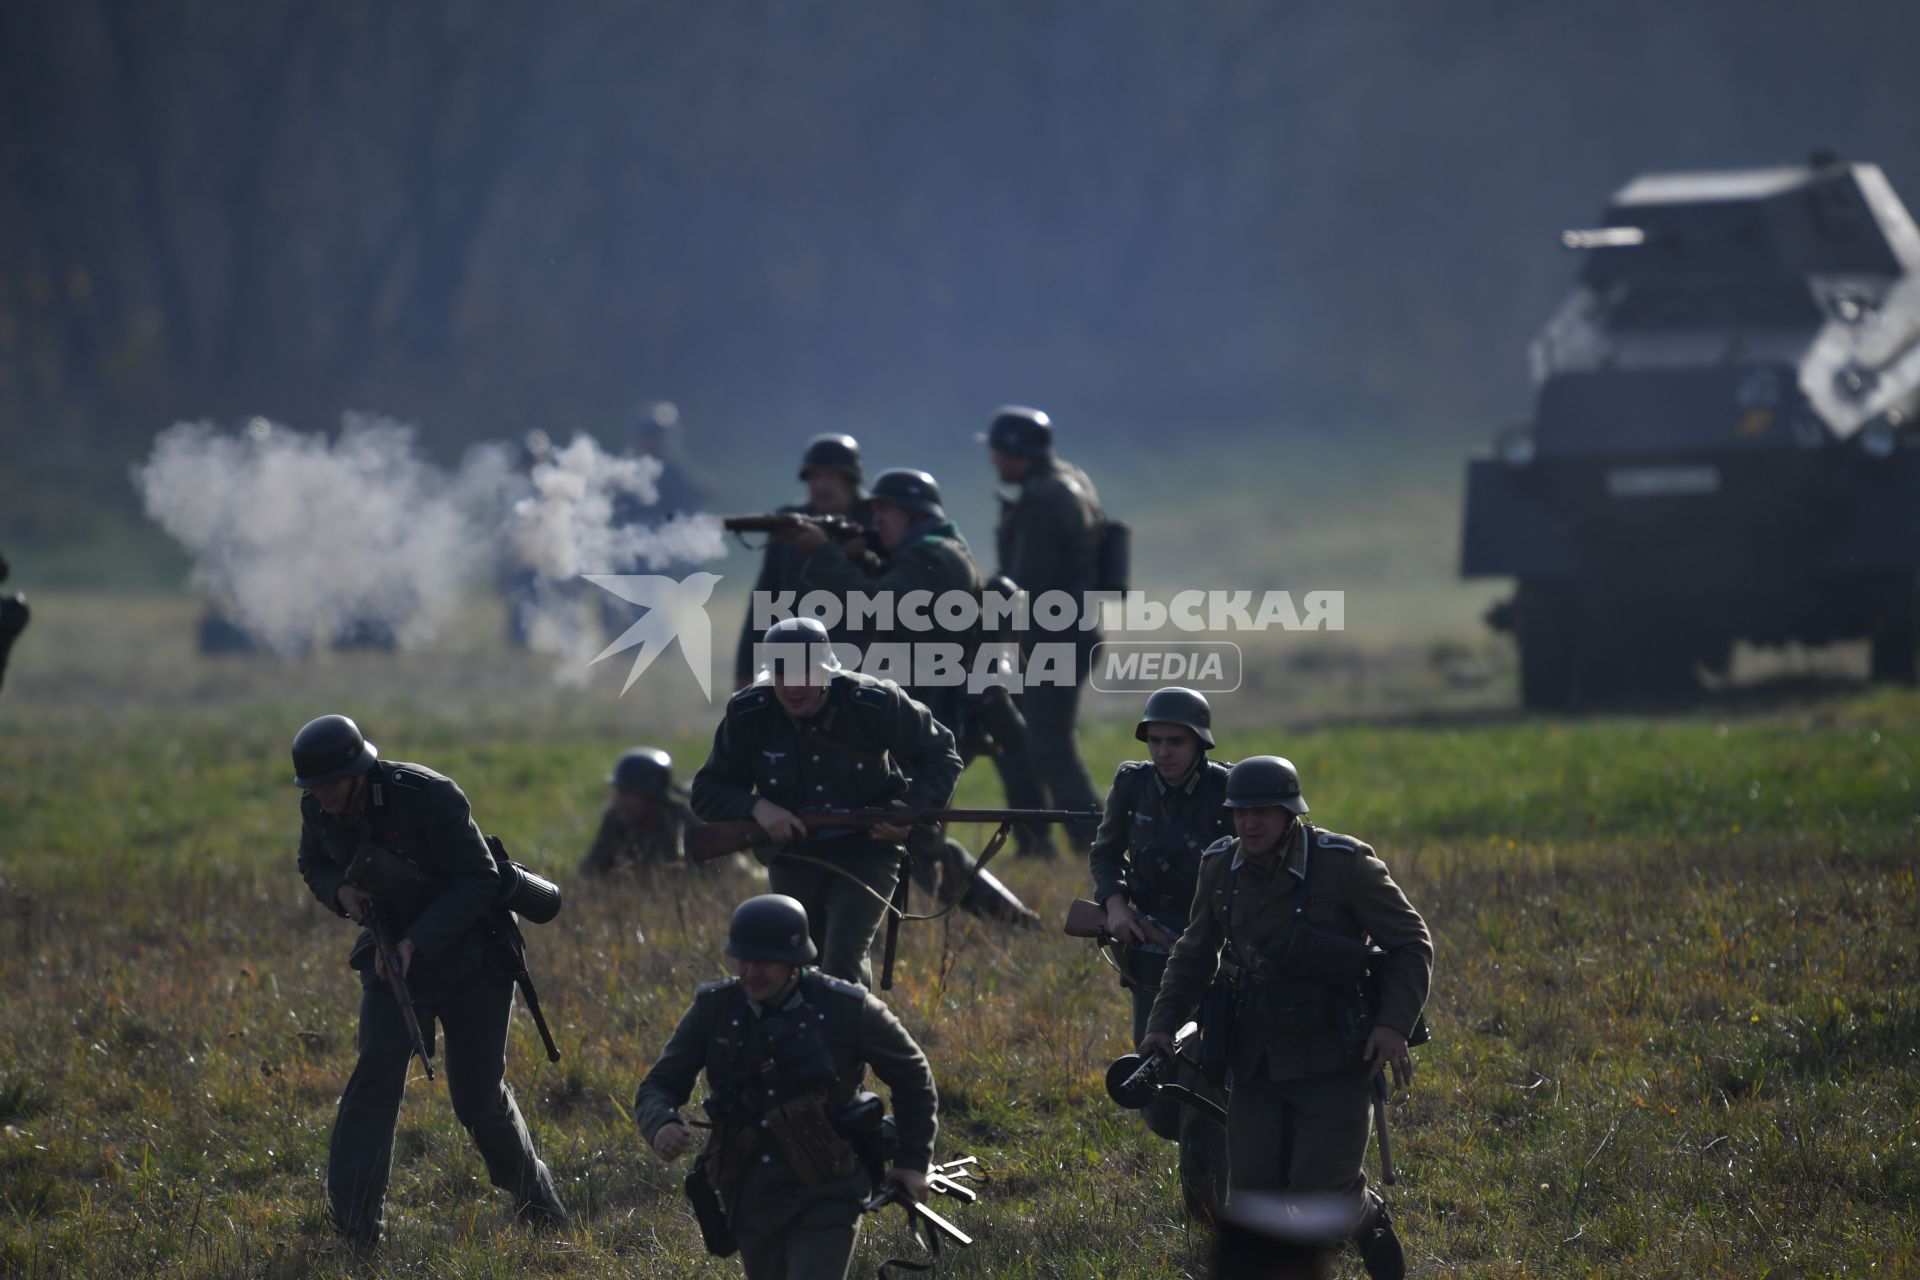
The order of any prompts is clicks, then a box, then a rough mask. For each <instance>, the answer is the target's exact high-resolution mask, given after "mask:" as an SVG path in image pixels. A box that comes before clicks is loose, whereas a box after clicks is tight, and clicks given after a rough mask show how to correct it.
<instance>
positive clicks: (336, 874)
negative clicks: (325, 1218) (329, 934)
mask: <svg viewBox="0 0 1920 1280" xmlns="http://www.w3.org/2000/svg"><path fill="white" fill-rule="evenodd" d="M293 771H294V783H295V785H297V786H299V787H301V788H303V789H304V790H305V792H306V794H305V795H303V796H302V797H301V799H300V818H301V827H300V874H301V876H302V877H304V878H305V879H306V882H307V887H308V888H309V889H311V890H312V891H313V896H314V897H315V898H318V899H319V900H320V903H321V905H322V906H324V907H326V908H327V909H328V910H330V911H333V912H335V913H337V914H339V915H341V916H346V917H349V918H351V919H354V920H364V919H365V918H366V917H367V915H368V913H369V911H372V910H378V911H380V912H382V914H383V920H384V922H385V924H386V925H387V927H388V929H389V930H391V932H392V934H393V935H394V936H395V937H396V939H397V942H396V945H395V948H394V950H395V952H396V953H397V955H398V958H399V963H400V967H401V971H402V974H403V976H404V977H405V978H406V980H407V985H408V987H409V988H410V989H411V992H412V995H413V999H414V1005H415V1011H416V1013H417V1014H418V1016H419V1019H420V1023H421V1028H422V1030H423V1031H424V1032H425V1033H426V1035H427V1037H428V1039H429V1042H431V1039H432V1036H433V1030H432V1028H433V1026H434V1024H435V1023H436V1022H437V1023H438V1024H439V1026H440V1029H441V1031H442V1033H443V1034H444V1037H445V1040H446V1053H445V1059H446V1074H447V1092H448V1093H449V1094H450V1095H451V1096H452V1098H453V1113H454V1115H455V1116H457V1117H458V1118H459V1120H460V1123H461V1125H462V1126H463V1127H465V1129H466V1131H467V1133H468V1134H469V1135H471V1136H472V1138H473V1143H474V1145H475V1146H476V1147H478V1148H479V1149H480V1155H481V1158H482V1159H483V1160H485V1161H486V1165H487V1176H488V1177H489V1178H490V1179H492V1181H493V1185H494V1186H496V1187H499V1188H501V1189H502V1190H504V1191H506V1192H508V1193H509V1194H511V1195H512V1196H513V1200H514V1213H515V1217H516V1218H517V1219H519V1220H521V1221H525V1222H533V1223H547V1224H555V1225H557V1224H561V1223H564V1222H565V1221H566V1220H567V1211H566V1209H565V1208H564V1207H563V1206H562V1205H561V1203H560V1197H559V1196H558V1194H556V1193H555V1191H554V1187H553V1179H552V1177H551V1176H550V1175H549V1174H548V1172H547V1167H546V1166H545V1165H544V1164H542V1163H540V1159H539V1157H537V1156H536V1155H535V1154H534V1150H533V1139H532V1138H531V1137H529V1136H528V1133H527V1126H526V1122H525V1121H524V1120H522V1119H521V1117H520V1109H519V1107H518V1106H516V1105H515V1104H514V1099H513V1090H512V1089H510V1088H509V1087H508V1086H507V1084H506V1082H505V1079H504V1075H505V1072H506V1063H507V1016H508V1014H509V1013H511V1012H512V1009H513V976H514V974H515V973H516V972H517V971H518V970H519V969H520V963H519V960H518V957H517V955H515V954H514V953H513V951H512V947H513V945H514V944H513V942H512V941H511V940H510V938H509V933H510V931H512V929H513V925H512V922H511V920H510V918H508V917H507V915H506V912H505V910H504V909H503V908H502V907H500V906H499V905H498V899H499V894H500V887H501V878H500V872H499V869H498V868H497V867H496V865H495V863H494V858H493V853H492V851H491V850H490V849H489V848H488V847H487V843H486V841H485V839H483V838H482V836H481V834H480V829H479V828H478V827H477V826H475V825H474V822H473V818H472V815H471V813H470V811H469V809H468V806H467V797H466V796H465V795H464V794H463V793H462V792H461V790H460V788H459V787H458V786H457V785H455V784H454V782H453V780H452V779H451V778H447V777H444V776H442V775H441V774H438V773H435V772H434V771H433V770H431V769H428V768H426V767H424V766H422V765H417V764H402V763H399V762H397V761H388V760H381V759H379V758H378V752H377V751H376V750H375V748H374V745H373V744H372V743H370V742H368V741H366V739H365V738H363V737H362V736H361V733H360V729H359V727H358V726H357V725H355V724H354V722H353V721H351V720H349V719H348V718H347V717H345V716H338V715H330V716H321V717H320V718H319V719H317V720H313V721H310V722H309V723H308V724H307V725H306V727H304V728H303V729H301V730H300V732H299V733H298V734H297V735H295V737H294V740H293ZM368 843H371V844H374V845H377V846H379V847H380V848H382V849H384V850H386V851H387V852H388V853H391V854H396V855H398V856H399V857H401V858H404V859H406V860H407V861H409V862H411V863H412V864H414V866H415V867H416V868H418V869H419V870H420V871H422V872H424V873H425V874H426V875H427V876H429V877H431V878H432V879H433V880H434V881H436V882H437V888H436V891H435V892H434V893H433V894H432V895H431V896H430V897H429V898H428V899H427V900H426V902H425V903H424V904H423V905H421V906H420V907H419V908H418V909H417V910H415V911H413V912H411V913H408V914H400V913H398V912H396V911H395V909H394V908H393V906H392V905H391V904H384V903H382V904H378V905H377V906H376V904H374V903H373V902H372V900H371V899H369V898H368V897H367V896H366V895H365V894H364V893H362V892H361V891H360V890H359V889H357V888H355V887H354V886H352V885H350V884H348V883H347V868H348V866H349V865H351V864H352V862H353V859H354V856H355V854H356V853H358V852H359V850H360V848H361V847H362V846H363V845H366V844H368ZM347 963H348V964H349V965H351V966H352V967H353V968H354V969H356V970H358V971H359V973H360V986H361V993H360V1035H359V1050H360V1057H359V1061H358V1062H356V1063H355V1064H354V1068H353V1075H352V1077H351V1078H349V1079H348V1081H347V1087H346V1089H345V1090H344V1091H343V1092H342V1093H341V1095H340V1106H339V1111H338V1114H337V1115H336V1117H335V1119H334V1125H333V1141H332V1146H331V1148H330V1151H329V1154H328V1157H327V1197H328V1200H329V1201H330V1203H331V1206H332V1211H333V1220H334V1223H335V1224H336V1225H337V1226H338V1227H339V1229H340V1231H341V1232H342V1234H344V1235H345V1236H346V1237H347V1239H348V1240H350V1241H351V1242H353V1243H354V1244H356V1245H361V1246H371V1245H373V1244H376V1243H378V1241H379V1239H380V1235H381V1232H382V1231H383V1230H384V1227H385V1204H386V1194H387V1177H388V1172H389V1170H390V1168H391V1166H392V1164H393V1131H394V1125H395V1123H396V1122H397V1121H398V1119H399V1115H400V1098H401V1095H402V1093H403V1092H405V1089H406V1082H407V1066H408V1062H409V1060H410V1055H411V1054H412V1051H413V1045H412V1040H411V1038H410V1037H409V1036H408V1033H407V1029H406V1025H405V1023H404V1022H403V1020H402V1015H401V1011H400V1007H399V1005H398V1004H397V1003H396V1002H395V1000H394V997H393V992H392V990H391V988H390V987H389V986H388V984H387V982H386V979H385V971H384V968H382V967H380V966H379V965H378V964H377V963H376V950H375V947H374V943H373V937H372V933H371V931H370V930H366V929H363V930H361V932H360V936H359V938H358V939H357V940H356V941H355V943H354V946H353V951H352V953H351V955H350V956H349V958H348V961H347Z"/></svg>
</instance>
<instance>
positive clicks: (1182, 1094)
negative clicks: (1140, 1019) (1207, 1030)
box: [1106, 1022, 1227, 1124]
mask: <svg viewBox="0 0 1920 1280" xmlns="http://www.w3.org/2000/svg"><path fill="white" fill-rule="evenodd" d="M1199 1036H1200V1024H1199V1023H1197V1022H1189V1023H1188V1024H1187V1025H1186V1026H1184V1027H1182V1028H1180V1030H1179V1031H1177V1032H1175V1033H1174V1037H1173V1052H1172V1053H1168V1052H1167V1051H1166V1050H1164V1049H1155V1050H1153V1052H1151V1053H1145V1054H1141V1053H1123V1054H1121V1055H1120V1056H1119V1057H1117V1058H1115V1059H1114V1060H1113V1065H1112V1066H1110V1067H1108V1068H1107V1081H1106V1083H1107V1096H1108V1097H1109V1098H1112V1099H1113V1100H1114V1101H1115V1102H1117V1103H1119V1104H1120V1105H1121V1106H1123V1107H1125V1108H1126V1109H1127V1110H1129V1111H1138V1110H1140V1108H1142V1107H1144V1106H1146V1105H1147V1104H1148V1103H1149V1102H1152V1101H1153V1100H1154V1099H1155V1098H1156V1097H1159V1096H1161V1095H1162V1094H1164V1095H1165V1096H1167V1097H1169V1098H1174V1099H1177V1100H1179V1101H1180V1102H1183V1103H1185V1104H1186V1105H1187V1106H1189V1107H1192V1108H1193V1109H1194V1110H1195V1111H1198V1112H1200V1113H1201V1114H1202V1115H1207V1116H1211V1117H1212V1118H1213V1119H1214V1120H1216V1121H1218V1122H1219V1123H1221V1124H1225V1123H1226V1122H1227V1109H1226V1108H1225V1107H1223V1106H1221V1105H1220V1104H1219V1103H1217V1102H1215V1101H1214V1100H1213V1099H1212V1098H1209V1097H1207V1096H1206V1095H1205V1094H1204V1093H1196V1092H1195V1091H1194V1090H1192V1089H1189V1088H1187V1087H1186V1086H1185V1085H1183V1084H1179V1083H1176V1082H1175V1081H1174V1080H1172V1079H1171V1078H1169V1077H1171V1076H1172V1075H1173V1074H1174V1073H1173V1072H1172V1071H1170V1070H1169V1069H1168V1068H1170V1067H1172V1066H1173V1065H1174V1064H1175V1063H1184V1064H1185V1065H1187V1066H1189V1067H1192V1068H1193V1069H1194V1070H1195V1071H1200V1070H1202V1069H1203V1068H1202V1065H1201V1064H1200V1063H1198V1062H1196V1061H1194V1060H1193V1058H1192V1057H1190V1056H1189V1055H1188V1053H1187V1050H1188V1049H1189V1048H1191V1047H1192V1045H1193V1042H1194V1041H1195V1040H1197V1039H1198V1038H1199Z"/></svg>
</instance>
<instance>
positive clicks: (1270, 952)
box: [1141, 756, 1433, 1280]
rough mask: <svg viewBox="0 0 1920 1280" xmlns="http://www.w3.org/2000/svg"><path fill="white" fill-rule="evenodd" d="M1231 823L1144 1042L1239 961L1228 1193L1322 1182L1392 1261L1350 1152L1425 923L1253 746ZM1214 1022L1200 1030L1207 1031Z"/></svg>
mask: <svg viewBox="0 0 1920 1280" xmlns="http://www.w3.org/2000/svg"><path fill="white" fill-rule="evenodd" d="M1226 805H1227V808H1228V809H1230V810H1232V812H1233V825H1234V832H1235V836H1234V838H1233V839H1230V840H1222V841H1220V842H1219V843H1218V844H1215V845H1213V846H1212V847H1211V848H1209V849H1208V850H1207V853H1206V858H1205V860H1204V861H1203V862H1202V864H1201V867H1200V877H1199V884H1198V886H1197V888H1196V891H1195V894H1194V900H1193V905H1194V919H1193V921H1192V922H1191V923H1190V924H1189V925H1188V926H1187V930H1186V932H1184V933H1182V934H1181V935H1180V940H1179V942H1178V943H1176V944H1175V946H1174V948H1173V955H1172V958H1171V959H1169V960H1168V961H1167V968H1166V973H1165V975H1164V976H1163V977H1162V979H1161V984H1160V995H1159V997H1158V998H1157V999H1156V1000H1155V1001H1154V1005H1153V1012H1152V1014H1151V1015H1150V1016H1149V1018H1148V1021H1147V1034H1146V1036H1145V1037H1144V1038H1143V1039H1142V1041H1141V1050H1142V1052H1154V1051H1159V1052H1171V1051H1172V1048H1173V1032H1174V1029H1175V1028H1177V1027H1179V1026H1180V1025H1181V1024H1182V1023H1184V1022H1185V1021H1186V1020H1187V1019H1188V1017H1190V1016H1191V1014H1192V1012H1193V1010H1194V1006H1195V1004H1196V1003H1197V1002H1198V1001H1199V998H1200V996H1201V993H1202V992H1203V991H1205V990H1206V988H1207V986H1208V985H1209V984H1210V983H1211V982H1212V981H1213V980H1214V976H1215V974H1216V972H1218V971H1219V970H1220V969H1221V967H1222V963H1223V961H1227V962H1231V963H1232V964H1233V965H1234V966H1235V967H1236V969H1237V973H1238V976H1237V978H1236V984H1237V985H1236V988H1235V990H1234V993H1233V996H1234V998H1233V1001H1232V1006H1231V1007H1232V1025H1231V1029H1230V1035H1229V1040H1228V1043H1229V1045H1230V1046H1231V1048H1230V1056H1229V1058H1228V1069H1229V1070H1230V1072H1231V1081H1232V1094H1231V1099H1230V1101H1229V1103H1228V1116H1227V1134H1228V1158H1229V1163H1230V1177H1231V1182H1232V1191H1233V1194H1234V1195H1235V1196H1237V1195H1238V1194H1239V1193H1240V1192H1242V1191H1285V1192H1288V1193H1291V1194H1294V1195H1299V1194H1303V1193H1312V1192H1333V1193H1338V1194H1340V1195H1343V1196H1347V1197H1351V1199H1352V1200H1353V1201H1355V1202H1356V1211H1357V1212H1358V1215H1359V1222H1358V1227H1357V1229H1356V1230H1355V1232H1354V1236H1353V1241H1354V1245H1355V1247H1356V1248H1358V1250H1359V1251H1360V1256H1361V1258H1362V1260H1363V1261H1364V1262H1365V1263H1366V1267H1367V1273H1368V1274H1369V1275H1370V1276H1372V1277H1374V1278H1375V1280H1382V1278H1383V1277H1399V1276H1401V1275H1404V1274H1405V1270H1406V1262H1405V1258H1404V1255H1403V1254H1402V1252H1401V1248H1400V1241H1399V1239H1398V1237H1397V1236H1396V1235H1395V1234H1394V1230H1393V1221H1392V1219H1391V1217H1390V1216H1389V1215H1388V1213H1387V1206H1386V1204H1385V1203H1384V1202H1383V1201H1382V1200H1381V1199H1380V1197H1379V1196H1378V1195H1376V1194H1375V1193H1374V1192H1372V1191H1370V1190H1369V1189H1368V1188H1367V1180H1366V1175H1365V1174H1364V1173H1362V1172H1361V1168H1360V1165H1361V1159H1362V1157H1363V1156H1365V1154H1366V1150H1367V1128H1368V1116H1369V1112H1370V1110H1371V1109H1372V1103H1373V1082H1374V1079H1375V1077H1376V1076H1377V1074H1378V1073H1379V1072H1381V1071H1383V1070H1384V1069H1386V1068H1387V1067H1389V1066H1390V1067H1391V1068H1392V1070H1393V1073H1394V1075H1395V1077H1396V1078H1397V1079H1398V1080H1399V1081H1400V1082H1401V1083H1403V1084H1404V1083H1407V1082H1409V1081H1411V1079H1412V1077H1413V1063H1412V1059H1411V1058H1410V1057H1409V1055H1408V1052H1407V1046H1408V1042H1409V1039H1410V1038H1411V1039H1415V1040H1417V1039H1418V1038H1419V1036H1418V1034H1417V1033H1416V1028H1419V1027H1420V1026H1421V1023H1420V1010H1421V1007H1422V1006H1423V1005H1424V1004H1425V1003H1426V998H1427V989H1428V984H1429V982H1430V980H1431V976H1432V969H1433V942H1432V939H1431V938H1430V937H1429V935H1428V933H1427V926H1426V922H1425V921H1424V920H1422V919H1421V918H1420V913H1419V912H1417V911H1415V910H1414V909H1413V907H1412V905H1411V904H1410V903H1408V901H1407V897H1406V894H1404V893H1403V892H1401V890H1400V886H1399V885H1397V884H1395V883H1394V881H1393V877H1392V876H1391V875H1389V874H1388V872H1387V866H1386V864H1385V863H1384V862H1382V861H1381V860H1380V859H1379V858H1378V857H1376V856H1375V854H1374V852H1373V850H1372V848H1370V847H1369V846H1368V845H1366V844H1363V843H1362V842H1361V841H1359V840H1355V839H1353V838H1352V837H1351V836H1343V835H1335V834H1334V833H1332V832H1330V831H1322V830H1319V829H1317V828H1316V827H1314V826H1313V825H1312V824H1311V823H1309V822H1307V821H1306V818H1305V815H1306V813H1307V803H1306V800H1305V799H1304V798H1303V797H1302V795H1301V792H1300V777H1299V774H1298V773H1296V772H1295V770H1294V767H1293V765H1292V764H1291V763H1289V762H1288V761H1286V760H1283V759H1281V758H1280V757H1278V756H1255V757H1253V758H1252V759H1248V760H1242V761H1241V762H1240V763H1239V764H1236V765H1235V766H1233V769H1232V771H1231V772H1230V773H1229V774H1228V777H1227V798H1226ZM1216 1033H1217V1029H1216V1027H1215V1026H1214V1025H1208V1026H1207V1027H1206V1028H1205V1034H1206V1037H1207V1039H1208V1041H1209V1042H1211V1041H1212V1040H1213V1037H1214V1036H1215V1034H1216Z"/></svg>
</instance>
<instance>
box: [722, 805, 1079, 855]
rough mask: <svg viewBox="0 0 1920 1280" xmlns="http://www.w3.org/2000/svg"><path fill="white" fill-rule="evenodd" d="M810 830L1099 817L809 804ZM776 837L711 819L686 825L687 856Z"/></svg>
mask: <svg viewBox="0 0 1920 1280" xmlns="http://www.w3.org/2000/svg"><path fill="white" fill-rule="evenodd" d="M794 817H796V818H798V819H800V821H801V823H802V825H804V826H805V827H806V828H807V831H808V833H809V834H810V835H818V834H819V833H821V832H822V831H835V830H839V829H841V828H846V829H848V830H852V829H855V828H870V827H886V826H907V827H910V826H918V825H920V824H922V823H927V822H991V823H994V824H996V825H1000V824H1006V823H1013V822H1019V823H1027V824H1031V825H1038V824H1042V823H1056V822H1098V821H1099V820H1100V812H1099V810H1097V809H1088V810H1085V811H1082V810H1079V809H807V810H803V811H801V812H799V813H796V814H795V815H794ZM772 843H773V842H772V840H770V839H769V838H768V837H767V833H766V832H765V831H764V830H763V829H762V828H761V826H760V824H759V823H757V822H754V821H752V820H750V819H749V820H744V821H739V822H708V823H703V824H702V825H700V826H697V827H691V828H689V829H688V830H687V860H688V861H689V862H711V861H713V860H714V859H715V858H724V857H726V856H727V855H728V854H730V853H738V852H740V851H741V850H744V849H763V848H767V847H768V846H770V845H772Z"/></svg>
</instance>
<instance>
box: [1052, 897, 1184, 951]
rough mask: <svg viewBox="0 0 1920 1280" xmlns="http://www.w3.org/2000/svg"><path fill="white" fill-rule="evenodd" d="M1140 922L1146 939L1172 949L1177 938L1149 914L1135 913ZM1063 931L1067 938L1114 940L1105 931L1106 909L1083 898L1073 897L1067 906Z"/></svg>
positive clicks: (1141, 930) (1104, 941) (1103, 941)
mask: <svg viewBox="0 0 1920 1280" xmlns="http://www.w3.org/2000/svg"><path fill="white" fill-rule="evenodd" d="M1135 914H1136V915H1137V916H1138V918H1139V922H1140V932H1142V933H1144V934H1146V935H1147V941H1149V942H1151V943H1153V944H1155V945H1156V946H1162V947H1165V948H1166V949H1167V950H1168V951H1171V950H1173V944H1174V943H1175V942H1177V941H1179V939H1177V938H1175V937H1174V936H1173V935H1172V934H1170V933H1168V932H1167V931H1166V930H1165V929H1162V928H1161V927H1160V926H1159V925H1158V924H1157V923H1155V922H1154V920H1153V918H1152V917H1151V916H1148V915H1145V914H1143V913H1138V912H1136V913H1135ZM1065 933H1066V935H1067V936H1068V937H1069V938H1095V939H1098V940H1099V941H1100V942H1102V943H1107V942H1112V941H1114V940H1115V939H1114V936H1113V935H1112V934H1111V933H1108V932H1107V909H1106V908H1105V907H1103V906H1101V905H1100V904H1099V903H1097V902H1089V901H1087V900H1086V899H1085V898H1075V899H1074V900H1073V902H1072V903H1070V904H1069V905H1068V907H1067V921H1066V926H1065Z"/></svg>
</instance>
